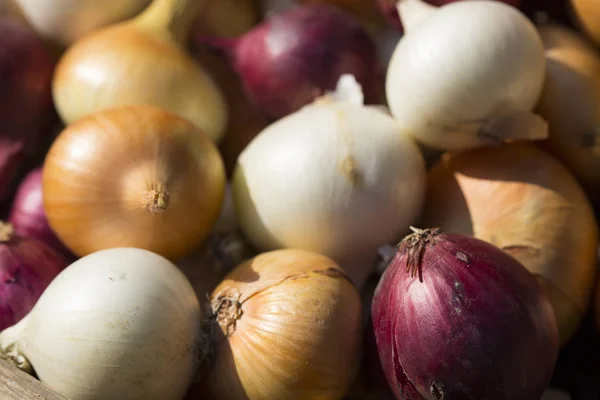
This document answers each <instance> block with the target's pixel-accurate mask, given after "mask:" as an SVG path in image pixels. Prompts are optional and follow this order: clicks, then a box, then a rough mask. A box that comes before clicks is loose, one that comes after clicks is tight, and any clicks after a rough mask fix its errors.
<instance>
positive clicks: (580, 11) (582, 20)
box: [569, 0, 600, 45]
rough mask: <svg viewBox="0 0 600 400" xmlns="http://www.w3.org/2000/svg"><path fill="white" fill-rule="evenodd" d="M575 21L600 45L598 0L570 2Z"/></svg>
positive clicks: (599, 6)
mask: <svg viewBox="0 0 600 400" xmlns="http://www.w3.org/2000/svg"><path fill="white" fill-rule="evenodd" d="M569 5H570V11H572V12H573V15H574V19H575V20H576V21H577V22H578V23H579V25H580V26H581V27H582V29H583V30H584V31H585V32H586V33H587V34H588V35H589V37H590V38H591V39H592V40H593V41H594V42H596V44H597V45H600V4H598V2H597V1H596V0H569Z"/></svg>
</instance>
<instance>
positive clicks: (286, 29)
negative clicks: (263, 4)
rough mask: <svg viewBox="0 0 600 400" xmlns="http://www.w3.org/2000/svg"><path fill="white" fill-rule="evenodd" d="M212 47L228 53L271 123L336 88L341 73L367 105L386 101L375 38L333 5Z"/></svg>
mask: <svg viewBox="0 0 600 400" xmlns="http://www.w3.org/2000/svg"><path fill="white" fill-rule="evenodd" d="M200 39H201V40H202V39H203V38H200ZM210 43H211V44H212V45H213V46H215V47H216V48H218V49H219V50H221V51H222V52H224V54H225V55H226V57H227V58H228V59H229V61H230V62H231V64H232V65H233V66H234V68H235V70H236V71H237V72H238V73H239V74H240V76H241V78H242V80H243V82H244V86H245V88H246V90H247V92H248V94H249V95H250V97H251V99H252V100H253V101H254V102H255V103H256V104H257V105H259V106H260V107H261V108H262V109H263V110H264V111H265V112H266V113H267V115H269V116H270V117H271V118H273V119H277V118H281V117H284V116H286V115H288V114H290V113H292V112H294V111H297V110H298V109H300V108H301V107H302V106H304V105H306V104H309V103H311V102H312V101H313V100H314V99H315V98H317V97H319V96H321V95H323V94H324V93H326V92H327V91H330V90H333V89H335V86H336V84H337V81H338V79H339V78H340V76H342V75H343V74H353V75H354V76H355V77H356V79H357V80H358V82H359V83H360V84H361V85H362V86H363V88H364V91H365V99H366V102H367V103H379V102H380V100H381V98H382V97H383V96H382V93H383V76H382V72H381V69H380V66H379V63H378V58H377V49H376V47H375V44H374V43H373V40H372V39H371V37H370V36H369V34H368V33H367V32H366V31H365V30H364V28H363V27H362V26H361V25H360V23H359V22H358V21H357V20H356V19H355V18H354V17H353V16H352V15H350V14H347V13H345V12H344V11H342V10H340V9H338V8H336V7H333V6H330V5H326V4H307V5H303V6H298V7H294V8H293V9H291V10H289V11H286V12H284V13H281V14H276V15H273V16H272V17H270V18H269V19H267V20H266V21H265V22H263V23H262V24H261V25H259V26H258V27H256V28H254V29H252V30H251V31H250V32H248V33H247V34H245V35H243V36H241V37H239V38H237V39H230V40H218V39H216V40H210Z"/></svg>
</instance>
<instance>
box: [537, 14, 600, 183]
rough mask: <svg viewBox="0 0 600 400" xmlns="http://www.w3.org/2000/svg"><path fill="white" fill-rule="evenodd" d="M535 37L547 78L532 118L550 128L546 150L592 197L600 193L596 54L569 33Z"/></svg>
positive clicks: (599, 65) (547, 29) (549, 31)
mask: <svg viewBox="0 0 600 400" xmlns="http://www.w3.org/2000/svg"><path fill="white" fill-rule="evenodd" d="M539 31H540V34H541V37H542V39H543V41H544V47H545V53H546V62H547V67H546V68H547V74H546V82H545V84H544V89H543V92H542V96H541V98H540V101H539V103H538V106H537V112H538V113H539V114H540V115H541V116H542V117H543V118H544V119H546V121H547V122H548V124H549V128H550V135H549V139H548V142H547V143H546V145H547V148H549V149H550V150H551V151H552V153H554V154H555V155H556V156H557V157H558V158H560V159H561V160H562V161H563V162H564V163H565V164H566V165H567V167H569V168H570V169H571V170H572V171H573V173H574V174H575V175H576V176H577V178H578V179H579V180H580V182H581V183H582V184H583V185H584V186H586V187H587V188H588V189H589V192H590V193H593V192H595V191H596V190H595V189H597V188H600V53H599V52H598V50H597V49H596V48H594V47H593V46H592V45H591V44H589V43H588V42H587V41H586V40H585V39H583V38H582V37H581V36H579V35H578V34H577V33H575V32H573V31H571V30H570V29H567V28H564V27H560V26H544V27H540V28H539Z"/></svg>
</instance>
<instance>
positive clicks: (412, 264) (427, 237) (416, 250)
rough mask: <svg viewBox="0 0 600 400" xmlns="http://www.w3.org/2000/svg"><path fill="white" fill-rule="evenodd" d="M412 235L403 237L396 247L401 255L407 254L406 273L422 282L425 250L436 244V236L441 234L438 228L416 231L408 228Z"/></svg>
mask: <svg viewBox="0 0 600 400" xmlns="http://www.w3.org/2000/svg"><path fill="white" fill-rule="evenodd" d="M410 230H411V231H413V233H412V234H410V235H408V236H407V237H405V238H404V239H403V240H402V242H400V244H399V245H398V248H399V252H400V253H401V254H407V260H406V272H409V273H410V276H411V278H415V277H416V276H418V277H419V281H421V282H423V256H424V255H425V249H426V248H427V247H429V246H435V245H436V244H437V236H438V235H440V234H441V233H442V231H441V230H440V229H439V228H432V229H417V228H414V227H412V226H411V227H410Z"/></svg>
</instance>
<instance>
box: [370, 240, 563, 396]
mask: <svg viewBox="0 0 600 400" xmlns="http://www.w3.org/2000/svg"><path fill="white" fill-rule="evenodd" d="M426 232H429V233H431V231H426ZM429 237H430V238H431V237H432V236H431V234H430V236H429ZM432 240H435V243H434V244H427V245H425V246H424V251H423V253H422V254H423V257H422V264H421V266H422V267H421V273H420V274H419V276H417V277H411V274H410V273H407V272H406V267H407V262H408V259H409V254H418V249H416V248H413V250H412V251H409V250H408V249H406V248H404V249H403V248H402V247H401V248H400V250H399V252H398V253H397V254H396V256H395V258H394V260H393V261H392V262H391V264H390V265H389V267H388V269H387V270H386V272H385V273H384V275H383V276H382V278H381V281H380V283H379V285H378V287H377V291H376V293H375V297H374V300H373V305H372V321H373V328H374V332H375V338H376V342H377V348H378V352H379V356H380V359H381V363H382V367H383V370H384V372H385V374H386V377H387V380H388V383H389V385H390V387H391V388H392V390H393V391H394V394H395V396H396V397H397V398H398V399H407V400H413V399H433V400H440V399H444V400H471V399H472V400H480V399H486V400H496V399H497V400H500V399H501V400H529V399H539V398H541V396H542V393H543V392H544V390H545V388H546V387H547V384H548V383H549V381H550V378H551V376H552V373H553V370H554V366H555V363H556V359H557V354H558V329H557V326H556V321H555V317H554V313H553V310H552V308H551V306H550V303H549V301H548V299H547V298H546V297H545V296H544V295H543V293H542V291H541V289H540V287H539V285H538V284H537V282H536V280H535V278H534V277H533V275H532V274H530V273H529V272H528V271H527V270H526V269H525V267H523V266H522V265H521V264H520V263H519V262H518V261H517V260H515V259H514V258H512V257H511V256H510V255H508V254H506V253H504V252H503V251H501V250H499V249H498V248H496V247H494V246H492V245H491V244H488V243H486V242H483V241H481V240H478V239H475V238H472V237H466V236H462V235H456V234H443V233H442V234H439V235H437V236H435V237H434V238H433V239H432ZM405 243H406V242H405ZM420 243H423V240H420ZM411 258H412V257H411ZM420 278H422V281H420Z"/></svg>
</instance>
